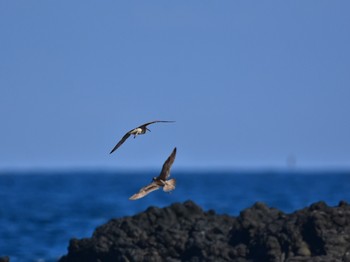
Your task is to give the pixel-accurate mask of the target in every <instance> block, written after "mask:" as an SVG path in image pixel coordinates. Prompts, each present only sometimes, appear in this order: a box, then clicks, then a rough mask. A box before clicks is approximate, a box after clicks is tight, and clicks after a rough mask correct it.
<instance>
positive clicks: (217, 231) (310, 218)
mask: <svg viewBox="0 0 350 262" xmlns="http://www.w3.org/2000/svg"><path fill="white" fill-rule="evenodd" d="M68 251H69V252H68V254H67V255H66V256H64V257H62V258H61V259H60V262H71V261H86V262H89V261H101V262H102V261H239V262H243V261H259V262H260V261H276V262H279V261H289V262H293V261H315V262H316V261H349V262H350V206H349V204H347V203H345V202H340V203H339V205H338V206H337V207H329V206H327V205H326V204H325V203H324V202H318V203H315V204H313V205H311V206H310V207H308V208H305V209H302V210H299V211H296V212H294V213H292V214H284V213H283V212H281V211H279V210H277V209H274V208H269V207H267V206H266V205H265V204H263V203H256V204H255V205H254V206H252V207H250V208H248V209H246V210H244V211H242V212H241V214H240V215H239V216H238V217H231V216H227V215H217V214H215V212H214V211H208V212H204V211H203V210H202V209H201V208H200V207H198V206H197V205H196V204H194V203H193V202H191V201H187V202H184V203H183V204H180V203H176V204H173V205H171V206H169V207H165V208H155V207H150V208H148V209H147V210H146V211H145V212H142V213H140V214H138V215H135V216H133V217H124V218H120V219H113V220H111V221H109V222H108V223H107V224H105V225H103V226H101V227H99V228H97V229H96V230H95V232H94V234H93V236H92V238H86V239H81V240H77V239H72V240H71V241H70V244H69V248H68Z"/></svg>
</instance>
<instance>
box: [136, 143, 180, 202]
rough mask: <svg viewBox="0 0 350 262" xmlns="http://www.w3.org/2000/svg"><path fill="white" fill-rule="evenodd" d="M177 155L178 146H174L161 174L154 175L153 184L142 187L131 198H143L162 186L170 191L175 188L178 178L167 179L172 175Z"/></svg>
mask: <svg viewBox="0 0 350 262" xmlns="http://www.w3.org/2000/svg"><path fill="white" fill-rule="evenodd" d="M175 156H176V147H175V148H174V150H173V152H172V153H171V154H170V156H169V157H168V159H167V160H166V161H165V162H164V164H163V168H162V171H161V172H160V174H159V176H158V177H154V178H153V179H152V183H151V184H149V185H147V186H145V187H143V188H141V189H140V191H139V192H138V193H136V194H134V195H132V196H131V197H130V198H129V199H130V200H136V199H139V198H142V197H144V196H146V195H147V194H149V193H151V192H152V191H154V190H157V189H159V188H160V187H163V191H164V192H170V191H172V190H174V189H175V184H176V180H175V179H174V178H172V179H169V180H167V179H168V178H169V176H170V168H171V166H172V164H173V163H174V160H175Z"/></svg>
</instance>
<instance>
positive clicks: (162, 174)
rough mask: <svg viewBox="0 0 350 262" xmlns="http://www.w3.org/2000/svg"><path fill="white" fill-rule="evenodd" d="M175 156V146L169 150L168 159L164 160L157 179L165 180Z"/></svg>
mask: <svg viewBox="0 0 350 262" xmlns="http://www.w3.org/2000/svg"><path fill="white" fill-rule="evenodd" d="M175 156H176V147H175V148H174V150H173V152H171V154H170V156H169V157H168V159H167V160H165V162H164V164H163V168H162V171H160V174H159V176H158V178H159V179H161V180H163V181H165V180H166V179H167V178H168V177H169V176H170V168H171V166H172V164H173V163H174V160H175Z"/></svg>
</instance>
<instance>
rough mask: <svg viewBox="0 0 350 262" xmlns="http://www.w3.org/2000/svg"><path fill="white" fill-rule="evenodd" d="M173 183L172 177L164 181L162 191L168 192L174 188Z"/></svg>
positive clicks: (174, 182)
mask: <svg viewBox="0 0 350 262" xmlns="http://www.w3.org/2000/svg"><path fill="white" fill-rule="evenodd" d="M175 185H176V180H175V179H174V178H172V179H169V180H167V181H166V183H165V185H164V187H163V191H164V192H170V191H172V190H174V189H175Z"/></svg>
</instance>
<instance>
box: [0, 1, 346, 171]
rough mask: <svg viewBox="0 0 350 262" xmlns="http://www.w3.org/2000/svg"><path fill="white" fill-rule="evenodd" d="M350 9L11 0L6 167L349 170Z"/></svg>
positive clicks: (0, 8) (0, 76)
mask: <svg viewBox="0 0 350 262" xmlns="http://www.w3.org/2000/svg"><path fill="white" fill-rule="evenodd" d="M349 10H350V2H347V1H323V0H318V1H282V2H281V1H255V2H253V1H0V38H1V40H0V119H1V130H0V134H1V136H0V169H1V168H29V167H31V168H32V167H34V168H36V167H38V168H47V167H52V168H57V167H63V168H70V167H77V168H80V167H83V168H131V169H132V168H143V167H155V168H159V167H160V166H161V165H162V164H163V161H164V160H165V159H166V157H167V156H168V155H169V154H170V152H171V151H172V149H173V147H174V146H177V148H178V155H177V159H176V165H177V166H178V167H179V168H196V167H202V168H208V167H210V168H218V167H219V168H284V167H286V166H287V162H288V161H287V159H294V160H295V161H296V165H297V167H300V168H332V167H336V168H344V167H345V168H348V167H350V138H349V134H350V117H349V112H350V103H349V98H350V73H349V70H350V48H349V47H350V31H349V28H350V16H349ZM156 119H161V120H176V123H174V124H155V125H153V126H150V129H151V130H152V132H151V133H149V134H147V135H145V136H140V137H137V138H136V139H132V138H131V139H129V140H127V141H126V142H125V144H124V145H122V147H120V149H119V150H118V151H116V152H115V153H114V154H112V155H109V151H110V150H111V149H112V148H113V146H114V145H115V144H116V143H117V142H118V140H119V139H120V138H121V137H122V136H123V135H124V133H125V132H126V131H129V130H130V129H132V128H134V127H136V126H138V125H140V124H143V123H145V122H148V121H152V120H156Z"/></svg>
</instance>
